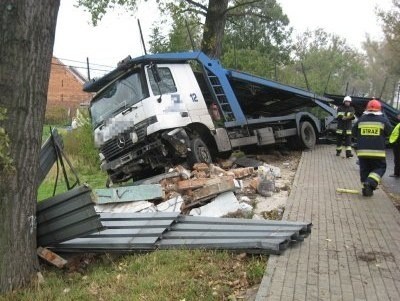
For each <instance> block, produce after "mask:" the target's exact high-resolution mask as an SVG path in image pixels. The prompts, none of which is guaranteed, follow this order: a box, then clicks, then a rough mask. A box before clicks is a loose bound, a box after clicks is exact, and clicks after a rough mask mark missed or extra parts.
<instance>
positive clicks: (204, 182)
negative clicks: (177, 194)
mask: <svg viewBox="0 0 400 301" xmlns="http://www.w3.org/2000/svg"><path fill="white" fill-rule="evenodd" d="M220 182H221V181H220V179H219V178H211V179H210V178H201V179H191V180H183V181H179V182H178V183H177V186H176V188H177V190H188V189H192V190H194V189H197V188H201V187H204V186H209V185H213V184H216V183H220Z"/></svg>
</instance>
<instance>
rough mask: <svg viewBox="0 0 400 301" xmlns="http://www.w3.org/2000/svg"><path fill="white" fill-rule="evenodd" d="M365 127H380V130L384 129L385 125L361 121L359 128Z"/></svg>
mask: <svg viewBox="0 0 400 301" xmlns="http://www.w3.org/2000/svg"><path fill="white" fill-rule="evenodd" d="M363 127H367V128H368V127H378V128H380V129H382V130H383V129H384V128H385V125H384V124H383V123H382V122H375V121H361V122H360V123H358V128H359V129H360V128H363Z"/></svg>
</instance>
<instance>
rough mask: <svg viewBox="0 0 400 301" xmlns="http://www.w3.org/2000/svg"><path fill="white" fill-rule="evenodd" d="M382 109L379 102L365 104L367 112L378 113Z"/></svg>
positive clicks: (373, 101)
mask: <svg viewBox="0 0 400 301" xmlns="http://www.w3.org/2000/svg"><path fill="white" fill-rule="evenodd" d="M381 109H382V106H381V103H380V101H379V100H376V99H372V100H370V101H369V102H368V104H367V111H374V112H378V111H380V110H381Z"/></svg>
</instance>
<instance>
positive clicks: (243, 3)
mask: <svg viewBox="0 0 400 301" xmlns="http://www.w3.org/2000/svg"><path fill="white" fill-rule="evenodd" d="M261 1H262V0H252V1H248V2H246V1H245V2H242V3H239V4H237V5H234V6H231V7H228V8H227V9H226V10H225V11H224V14H226V13H227V12H228V11H230V10H234V9H236V8H238V7H241V6H246V5H249V4H253V3H257V2H261Z"/></svg>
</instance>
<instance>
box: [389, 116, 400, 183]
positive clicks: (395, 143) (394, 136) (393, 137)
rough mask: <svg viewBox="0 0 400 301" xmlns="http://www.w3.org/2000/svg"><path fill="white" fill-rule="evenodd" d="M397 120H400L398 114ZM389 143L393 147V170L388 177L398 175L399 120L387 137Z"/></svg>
mask: <svg viewBox="0 0 400 301" xmlns="http://www.w3.org/2000/svg"><path fill="white" fill-rule="evenodd" d="M397 120H400V114H399V115H397ZM389 143H390V144H391V145H392V148H393V157H394V172H393V174H391V175H390V177H395V178H399V177H400V122H399V123H398V124H397V125H396V126H395V128H394V129H393V131H392V133H391V134H390V137H389Z"/></svg>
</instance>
